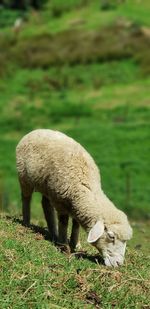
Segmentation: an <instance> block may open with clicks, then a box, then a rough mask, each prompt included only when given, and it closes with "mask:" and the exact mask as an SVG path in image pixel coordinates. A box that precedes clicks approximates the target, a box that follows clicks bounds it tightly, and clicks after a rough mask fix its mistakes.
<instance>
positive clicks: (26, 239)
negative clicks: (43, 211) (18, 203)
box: [0, 217, 150, 309]
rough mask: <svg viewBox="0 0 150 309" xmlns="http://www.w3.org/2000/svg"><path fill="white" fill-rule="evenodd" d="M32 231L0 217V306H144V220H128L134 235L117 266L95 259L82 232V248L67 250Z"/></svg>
mask: <svg viewBox="0 0 150 309" xmlns="http://www.w3.org/2000/svg"><path fill="white" fill-rule="evenodd" d="M37 231H38V230H37ZM37 231H36V233H35V232H34V231H31V230H30V229H27V228H24V227H22V226H21V225H20V224H19V223H17V222H15V221H14V220H13V219H6V218H5V217H1V220H0V234H1V237H0V268H1V272H0V307H1V308H14V309H17V308H18V309H19V308H20V307H22V308H23V309H24V308H32V309H33V308H38V309H40V308H41V309H43V308H76V309H77V308H129V309H130V308H140V309H141V308H143V309H144V308H148V306H149V302H150V299H149V283H150V282H149V272H148V268H149V266H150V264H149V263H150V257H149V256H147V255H146V252H147V250H148V248H147V242H148V237H149V236H148V225H146V224H144V223H139V225H138V226H137V225H134V232H135V235H134V240H132V241H131V242H130V243H129V247H128V249H127V254H126V260H125V263H124V266H122V267H120V268H118V269H111V268H107V267H105V266H103V265H102V264H101V262H100V260H99V258H98V256H97V255H96V254H97V252H96V251H95V250H94V249H92V247H90V246H89V245H87V244H86V238H85V237H86V236H85V234H84V233H82V234H81V239H82V246H83V251H82V252H81V253H78V254H72V255H70V254H69V252H68V253H66V254H64V253H61V252H59V251H58V250H57V249H56V247H54V246H53V245H52V244H51V243H49V242H48V241H46V240H45V239H44V236H43V235H42V234H41V233H39V232H37ZM39 231H40V229H39ZM42 231H43V232H44V233H46V231H45V230H44V229H43V230H42ZM139 231H140V232H139ZM131 248H132V249H131Z"/></svg>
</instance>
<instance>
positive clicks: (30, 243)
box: [0, 0, 150, 309]
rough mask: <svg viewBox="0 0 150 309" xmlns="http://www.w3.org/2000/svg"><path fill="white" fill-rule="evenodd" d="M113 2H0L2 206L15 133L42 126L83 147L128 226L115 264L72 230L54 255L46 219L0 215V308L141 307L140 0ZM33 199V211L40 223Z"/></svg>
mask: <svg viewBox="0 0 150 309" xmlns="http://www.w3.org/2000/svg"><path fill="white" fill-rule="evenodd" d="M114 2H115V1H113V5H111V7H109V9H107V10H102V9H101V8H100V3H99V2H98V1H96V0H94V1H89V0H77V1H76V0H71V1H63V2H62V1H61V0H52V1H47V4H46V6H45V9H44V10H42V11H39V12H35V11H27V12H26V13H25V15H24V16H23V15H22V13H21V12H15V11H8V10H3V9H0V10H1V11H0V14H1V21H0V26H1V27H0V28H1V29H0V93H1V96H0V110H1V117H0V143H1V151H0V210H1V212H2V213H3V212H4V213H7V214H9V215H11V216H14V214H16V216H17V217H18V216H19V215H20V213H21V201H20V192H19V185H18V181H17V175H16V166H15V147H16V145H17V143H18V141H19V139H20V138H21V137H22V136H23V135H24V134H26V133H27V132H29V131H30V130H33V129H36V128H51V129H56V130H60V131H63V132H65V133H67V134H68V135H70V136H72V137H73V138H75V139H76V140H77V141H79V142H80V143H81V144H82V145H83V146H84V147H85V148H86V149H87V150H88V151H89V152H90V153H91V155H92V156H93V158H94V159H95V161H96V163H97V165H98V167H99V168H100V171H101V177H102V186H103V189H104V191H105V192H106V194H107V195H108V196H109V197H110V198H111V199H112V200H113V202H114V203H115V204H116V205H117V206H118V208H121V209H122V210H124V211H125V212H126V213H127V214H128V216H129V217H130V218H132V226H133V229H134V237H133V239H132V240H131V241H130V242H129V244H128V249H127V254H126V260H125V263H124V266H122V267H120V268H118V269H109V268H107V267H104V266H103V265H102V263H101V261H100V259H99V258H98V256H97V255H96V254H97V252H96V251H94V249H93V248H92V247H90V246H88V245H87V243H86V235H85V234H84V233H83V231H82V232H81V241H82V247H83V251H82V252H81V253H80V254H76V255H70V254H69V252H68V253H66V254H63V253H61V252H60V251H59V250H57V248H56V247H54V246H53V245H52V244H51V243H50V242H48V241H46V239H45V237H46V238H47V232H46V229H45V228H43V229H40V228H39V227H37V228H36V232H35V229H34V230H31V229H27V228H24V227H22V225H21V224H19V222H20V221H19V220H17V219H13V218H14V217H12V218H11V217H9V218H8V217H5V216H3V215H2V216H1V219H0V236H1V237H0V308H4V309H5V308H6V309H7V308H13V309H20V308H21V307H22V308H23V309H27V308H32V309H34V308H35V309H47V308H52V309H53V308H54V309H55V308H57V309H59V308H62V309H63V308H76V309H77V308H81V309H82V308H83V309H88V308H89V309H90V308H91V309H92V308H103V309H105V308H108V309H109V308H110V309H111V308H116V309H118V308H119V309H124V308H127V309H131V308H135V309H148V308H149V303H150V299H149V266H150V258H149V252H150V247H149V218H150V211H149V173H150V158H149V152H150V143H149V118H150V108H149V89H150V77H149V73H150V53H149V47H150V45H149V28H148V27H149V26H150V19H149V9H150V6H149V5H150V2H149V0H143V1H139V0H132V1H129V0H126V1H124V2H123V3H122V4H120V5H119V4H118V5H115V3H114ZM111 3H112V2H111ZM19 16H22V17H23V18H24V22H23V24H22V26H21V29H20V31H18V32H17V33H16V32H15V31H14V29H13V24H14V22H15V20H16V18H17V17H19ZM40 199H41V197H40V195H39V194H37V195H36V194H35V196H34V198H33V201H32V202H33V203H32V204H33V205H32V206H33V207H32V218H33V222H34V223H36V224H38V225H40V226H42V227H44V226H45V220H44V218H43V213H42V207H41V205H40ZM145 219H147V220H145ZM144 220H145V221H144Z"/></svg>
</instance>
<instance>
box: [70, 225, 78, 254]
mask: <svg viewBox="0 0 150 309" xmlns="http://www.w3.org/2000/svg"><path fill="white" fill-rule="evenodd" d="M79 228H80V225H79V223H78V222H77V221H76V220H75V219H73V220H72V232H71V238H70V248H71V251H72V252H73V251H75V249H76V248H77V247H78V248H80V242H79Z"/></svg>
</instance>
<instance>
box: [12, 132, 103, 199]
mask: <svg viewBox="0 0 150 309" xmlns="http://www.w3.org/2000/svg"><path fill="white" fill-rule="evenodd" d="M16 158H17V170H18V175H19V178H20V179H22V181H23V179H24V180H25V179H27V180H28V182H30V184H32V185H33V187H34V190H36V191H44V190H48V191H51V192H55V193H58V194H60V195H65V196H66V195H67V194H71V192H72V189H73V190H75V188H76V190H77V189H78V187H79V185H85V186H87V187H89V188H90V189H92V188H94V190H97V188H96V187H97V186H98V185H99V180H100V179H99V172H98V169H97V166H96V164H95V162H94V160H93V159H92V157H91V156H90V155H89V154H88V152H87V151H86V150H85V149H84V148H83V147H82V146H81V145H80V144H79V143H77V142H76V141H74V140H73V139H72V138H70V137H68V136H66V135H65V134H63V133H61V132H57V131H52V130H44V129H43V130H35V131H32V132H31V133H29V134H27V135H25V136H24V137H23V138H22V139H21V141H20V142H19V144H18V145H17V148H16Z"/></svg>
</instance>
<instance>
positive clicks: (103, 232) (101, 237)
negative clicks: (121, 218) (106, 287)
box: [87, 220, 132, 267]
mask: <svg viewBox="0 0 150 309" xmlns="http://www.w3.org/2000/svg"><path fill="white" fill-rule="evenodd" d="M131 236H132V229H131V227H130V225H129V223H128V221H127V220H126V221H125V222H124V224H121V223H120V224H119V223H114V224H111V225H109V226H108V225H107V226H106V225H104V223H103V222H101V221H98V222H97V223H96V224H95V225H94V226H93V228H92V229H91V230H90V232H89V235H88V239H87V241H88V242H89V243H91V244H92V245H94V246H95V247H96V248H97V249H98V251H99V252H100V253H101V255H102V257H103V259H104V263H105V265H106V266H113V267H117V266H119V265H122V264H123V261H124V255H125V249H126V241H127V240H128V239H130V238H131Z"/></svg>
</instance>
